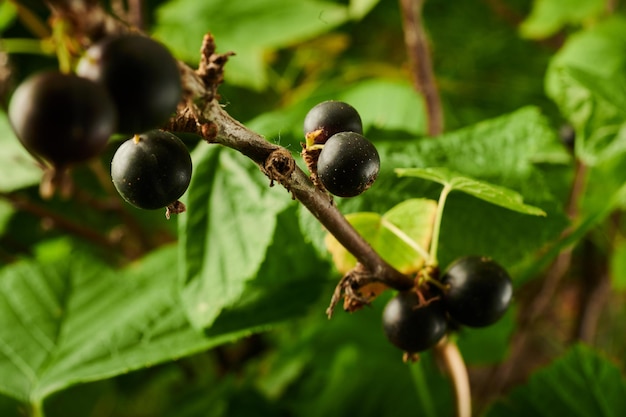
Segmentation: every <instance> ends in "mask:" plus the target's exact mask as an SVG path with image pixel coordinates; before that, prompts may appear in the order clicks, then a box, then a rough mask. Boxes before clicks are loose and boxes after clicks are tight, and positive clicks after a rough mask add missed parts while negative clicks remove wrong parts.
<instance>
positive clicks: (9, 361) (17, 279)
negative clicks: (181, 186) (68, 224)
mask: <svg viewBox="0 0 626 417" xmlns="http://www.w3.org/2000/svg"><path fill="white" fill-rule="evenodd" d="M41 254H42V258H41V259H40V260H38V261H21V262H18V263H16V264H13V265H11V266H8V267H6V268H4V269H2V270H0V374H1V375H2V378H1V379H0V391H1V392H3V393H5V394H6V395H9V396H12V397H14V398H17V399H19V400H20V401H23V402H30V403H32V404H40V403H41V402H42V400H43V399H44V398H45V397H46V396H48V395H50V394H51V393H53V392H56V391H59V390H61V389H63V388H65V387H68V386H70V385H73V384H76V383H81V382H86V381H93V380H98V379H104V378H109V377H111V376H114V375H118V374H121V373H126V372H129V371H131V370H134V369H138V368H142V367H147V366H151V365H154V364H157V363H159V362H163V361H166V360H171V359H173V358H178V357H181V356H184V355H189V354H191V353H194V352H198V351H201V350H204V349H207V348H209V347H211V346H214V345H216V344H219V343H223V342H225V341H228V340H232V339H234V338H236V337H238V336H239V334H228V335H219V336H218V335H216V336H215V337H213V338H211V339H209V338H206V337H204V336H202V335H201V334H199V333H198V332H196V331H195V330H194V329H193V328H192V327H191V326H190V325H189V323H188V321H187V319H186V317H185V314H184V311H183V310H182V309H181V308H180V306H179V300H178V298H177V297H176V292H175V281H176V279H175V278H176V257H177V252H176V248H175V247H167V248H165V249H163V250H159V251H156V252H154V253H153V254H152V255H151V256H149V257H148V258H145V259H143V260H141V261H140V262H138V263H135V264H132V265H130V266H129V267H128V268H126V269H124V270H121V271H115V270H113V269H111V268H110V267H108V266H107V265H106V264H103V263H101V262H100V261H98V260H97V259H95V258H93V257H92V256H89V255H87V254H86V253H84V252H81V251H78V250H73V249H72V247H71V246H68V245H63V244H61V245H58V244H57V245H53V246H49V247H48V248H47V249H46V250H45V251H42V252H41Z"/></svg>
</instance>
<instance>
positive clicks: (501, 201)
mask: <svg viewBox="0 0 626 417" xmlns="http://www.w3.org/2000/svg"><path fill="white" fill-rule="evenodd" d="M396 172H397V173H398V175H399V176H400V177H416V178H423V179H427V180H431V181H435V182H438V183H440V184H442V185H444V186H445V187H449V188H450V189H451V190H458V191H463V192H464V193H467V194H470V195H473V196H474V197H477V198H480V199H481V200H484V201H487V202H489V203H491V204H495V205H496V206H500V207H504V208H507V209H509V210H513V211H517V212H520V213H524V214H531V215H534V216H545V215H546V212H545V211H543V210H541V209H540V208H538V207H534V206H529V205H528V204H524V199H523V198H522V196H521V194H519V193H518V192H516V191H513V190H510V189H508V188H504V187H500V186H498V185H494V184H489V183H487V182H484V181H478V180H475V179H473V178H469V177H466V176H463V175H461V174H459V173H456V172H453V171H450V170H449V169H446V168H399V169H397V170H396Z"/></svg>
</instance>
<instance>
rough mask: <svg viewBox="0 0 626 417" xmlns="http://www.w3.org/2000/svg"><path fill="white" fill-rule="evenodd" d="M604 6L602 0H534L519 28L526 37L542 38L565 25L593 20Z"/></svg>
mask: <svg viewBox="0 0 626 417" xmlns="http://www.w3.org/2000/svg"><path fill="white" fill-rule="evenodd" d="M605 7H606V6H605V2H604V1H603V0H566V1H564V0H535V1H534V2H533V8H532V11H531V13H530V15H529V16H528V17H527V18H526V20H524V21H523V22H522V23H521V25H520V27H519V29H520V32H521V34H522V36H524V37H526V38H530V39H544V38H547V37H550V36H552V35H554V34H555V33H557V32H558V31H559V30H561V29H562V28H563V27H564V26H566V25H579V24H583V23H585V22H591V21H593V20H594V18H596V17H598V16H600V15H601V14H602V13H603V12H604V9H605Z"/></svg>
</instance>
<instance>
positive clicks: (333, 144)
mask: <svg viewBox="0 0 626 417" xmlns="http://www.w3.org/2000/svg"><path fill="white" fill-rule="evenodd" d="M379 170H380V157H379V155H378V151H377V150H376V147H375V146H374V144H373V143H372V142H370V141H369V140H367V139H366V138H365V137H364V136H362V135H360V134H358V133H354V132H341V133H337V134H335V135H333V136H331V137H330V139H328V141H326V143H325V144H324V147H323V148H322V151H321V152H320V155H319V158H318V160H317V176H318V177H319V179H320V181H321V182H322V184H323V185H324V187H325V188H326V189H327V190H328V191H329V192H330V193H331V194H334V195H336V196H339V197H354V196H357V195H359V194H361V193H362V192H364V191H365V190H367V189H368V188H370V186H371V185H372V184H373V183H374V181H375V180H376V178H377V177H378V172H379Z"/></svg>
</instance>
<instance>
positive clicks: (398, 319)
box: [383, 256, 513, 353]
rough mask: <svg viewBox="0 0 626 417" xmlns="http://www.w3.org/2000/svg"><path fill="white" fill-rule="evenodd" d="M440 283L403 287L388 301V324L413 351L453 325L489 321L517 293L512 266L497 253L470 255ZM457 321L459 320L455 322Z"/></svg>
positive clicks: (396, 339) (391, 335) (395, 339)
mask: <svg viewBox="0 0 626 417" xmlns="http://www.w3.org/2000/svg"><path fill="white" fill-rule="evenodd" d="M439 283H440V284H441V285H440V289H437V290H433V289H432V286H429V288H428V290H427V291H423V289H422V288H418V289H412V290H410V291H405V292H401V293H398V294H397V295H396V296H395V297H393V298H392V299H391V300H390V301H389V302H388V303H387V305H386V306H385V309H384V311H383V330H384V332H385V334H386V335H387V338H388V339H389V340H390V341H391V343H393V344H394V345H395V346H397V347H398V348H400V349H402V350H403V351H405V352H407V353H417V352H421V351H424V350H427V349H429V348H431V347H433V346H434V345H435V344H437V342H439V340H441V338H442V337H443V336H444V335H445V334H446V333H447V332H448V330H449V329H451V328H452V327H456V326H458V325H464V326H468V327H485V326H489V325H491V324H494V323H495V322H496V321H498V320H499V319H500V318H501V317H502V316H503V315H504V313H505V312H506V310H507V309H508V307H509V304H510V303H511V299H512V297H513V283H512V281H511V278H510V276H509V274H508V273H507V271H506V270H505V269H504V268H503V267H502V266H500V265H499V264H497V263H496V262H495V261H493V260H492V259H489V258H486V257H481V256H467V257H464V258H460V259H458V260H456V261H455V262H453V263H452V264H451V265H450V266H449V267H448V269H447V270H446V271H445V272H444V274H443V275H442V276H441V277H440V279H439ZM451 324H453V325H451Z"/></svg>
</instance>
